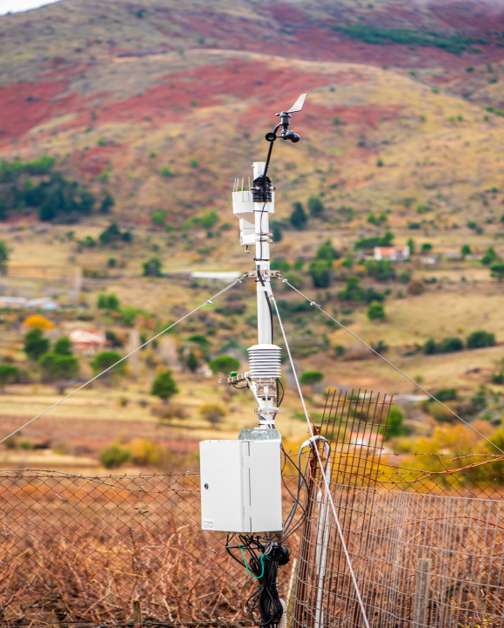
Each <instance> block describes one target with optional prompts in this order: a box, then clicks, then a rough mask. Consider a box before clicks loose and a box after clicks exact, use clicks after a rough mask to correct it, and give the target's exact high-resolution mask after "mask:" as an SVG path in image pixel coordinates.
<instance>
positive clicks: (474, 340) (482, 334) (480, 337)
mask: <svg viewBox="0 0 504 628" xmlns="http://www.w3.org/2000/svg"><path fill="white" fill-rule="evenodd" d="M494 345H495V334H491V333H490V332H487V331H484V330H480V331H474V332H473V333H472V334H470V335H469V336H468V337H467V348H468V349H482V348H483V347H493V346H494Z"/></svg>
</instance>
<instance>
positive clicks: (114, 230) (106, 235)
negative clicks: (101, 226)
mask: <svg viewBox="0 0 504 628" xmlns="http://www.w3.org/2000/svg"><path fill="white" fill-rule="evenodd" d="M131 239H132V235H131V232H130V231H121V230H120V229H119V226H118V224H117V223H116V222H113V223H112V224H110V225H109V226H108V227H107V228H106V229H105V231H102V233H100V235H99V240H100V242H101V243H102V244H103V245H106V244H112V243H113V242H121V241H122V242H130V241H131Z"/></svg>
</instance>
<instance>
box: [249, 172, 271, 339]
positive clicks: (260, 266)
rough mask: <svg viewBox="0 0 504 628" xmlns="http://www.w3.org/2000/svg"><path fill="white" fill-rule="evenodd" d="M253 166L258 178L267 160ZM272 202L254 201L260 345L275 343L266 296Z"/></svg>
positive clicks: (258, 335) (267, 289) (268, 284)
mask: <svg viewBox="0 0 504 628" xmlns="http://www.w3.org/2000/svg"><path fill="white" fill-rule="evenodd" d="M253 167H254V180H256V179H257V178H258V177H261V176H262V175H263V173H264V167H265V162H264V161H255V162H254V166H253ZM272 203H273V201H272V202H271V203H264V202H262V203H254V218H255V256H256V267H257V270H258V271H259V272H260V273H261V278H262V281H261V280H260V278H259V277H258V278H257V341H258V344H260V345H262V344H268V345H270V344H272V343H273V335H272V333H271V314H270V309H269V305H268V300H267V298H266V292H268V293H269V290H270V278H269V270H270V245H269V211H270V207H271V205H272ZM265 271H267V272H265Z"/></svg>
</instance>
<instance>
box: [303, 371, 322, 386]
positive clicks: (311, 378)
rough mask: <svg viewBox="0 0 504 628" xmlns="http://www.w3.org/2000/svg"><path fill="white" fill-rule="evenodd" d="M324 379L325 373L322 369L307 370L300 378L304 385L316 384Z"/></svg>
mask: <svg viewBox="0 0 504 628" xmlns="http://www.w3.org/2000/svg"><path fill="white" fill-rule="evenodd" d="M323 379H324V374H323V373H321V372H320V371H305V372H304V373H302V374H301V377H300V378H299V383H300V384H301V385H303V386H313V385H314V384H320V382H321V381H322V380H323Z"/></svg>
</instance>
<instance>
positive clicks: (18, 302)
mask: <svg viewBox="0 0 504 628" xmlns="http://www.w3.org/2000/svg"><path fill="white" fill-rule="evenodd" d="M27 304H28V299H25V298H24V297H0V307H8V308H11V309H13V310H24V309H26V306H27Z"/></svg>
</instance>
